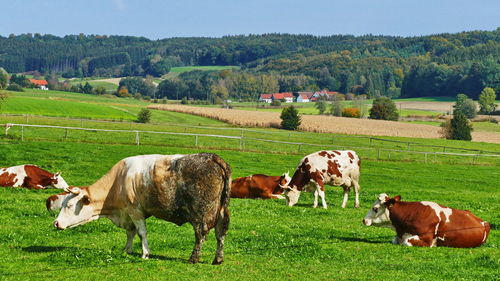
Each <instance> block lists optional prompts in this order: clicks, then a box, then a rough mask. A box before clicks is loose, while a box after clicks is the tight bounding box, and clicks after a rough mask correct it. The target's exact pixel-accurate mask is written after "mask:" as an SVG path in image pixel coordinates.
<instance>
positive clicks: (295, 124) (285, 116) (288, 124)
mask: <svg viewBox="0 0 500 281" xmlns="http://www.w3.org/2000/svg"><path fill="white" fill-rule="evenodd" d="M280 118H281V127H282V128H283V129H285V130H297V129H298V128H299V126H300V123H301V122H302V120H301V119H300V116H299V111H298V110H297V109H296V108H295V107H294V106H293V105H291V106H287V107H285V108H283V111H281V116H280Z"/></svg>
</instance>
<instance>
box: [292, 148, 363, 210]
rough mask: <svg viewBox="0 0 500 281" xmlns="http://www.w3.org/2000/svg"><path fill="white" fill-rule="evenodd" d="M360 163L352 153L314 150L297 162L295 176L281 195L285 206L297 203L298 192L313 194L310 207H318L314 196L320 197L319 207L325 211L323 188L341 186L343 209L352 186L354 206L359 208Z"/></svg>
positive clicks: (347, 151)
mask: <svg viewBox="0 0 500 281" xmlns="http://www.w3.org/2000/svg"><path fill="white" fill-rule="evenodd" d="M360 165H361V160H359V157H358V155H357V154H356V152H354V151H352V150H344V151H342V150H333V151H318V152H315V153H312V154H309V155H307V156H306V157H304V158H302V160H300V162H299V165H298V166H297V169H296V170H295V173H294V174H293V176H292V179H291V181H290V183H289V184H288V186H286V187H285V190H284V194H285V198H286V203H287V205H288V206H293V205H295V204H296V203H297V201H298V200H299V196H300V192H301V191H314V204H313V207H314V208H316V207H317V206H318V195H319V196H320V197H321V201H322V204H323V208H325V209H326V208H327V206H326V201H325V189H324V185H325V184H328V185H333V186H342V187H343V188H344V200H343V201H342V208H345V206H346V204H347V199H348V197H349V191H350V189H351V187H352V186H354V192H355V196H356V199H355V204H354V207H356V208H359V189H360V186H359V169H360Z"/></svg>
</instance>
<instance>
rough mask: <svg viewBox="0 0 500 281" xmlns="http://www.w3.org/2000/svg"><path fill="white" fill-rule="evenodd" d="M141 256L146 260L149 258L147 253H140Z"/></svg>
mask: <svg viewBox="0 0 500 281" xmlns="http://www.w3.org/2000/svg"><path fill="white" fill-rule="evenodd" d="M141 258H143V259H145V260H147V259H149V254H142V257H141Z"/></svg>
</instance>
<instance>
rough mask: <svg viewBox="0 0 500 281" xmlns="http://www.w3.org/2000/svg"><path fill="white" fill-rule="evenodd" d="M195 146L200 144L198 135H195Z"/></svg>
mask: <svg viewBox="0 0 500 281" xmlns="http://www.w3.org/2000/svg"><path fill="white" fill-rule="evenodd" d="M194 146H198V136H194Z"/></svg>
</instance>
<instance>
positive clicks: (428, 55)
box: [0, 28, 500, 100]
mask: <svg viewBox="0 0 500 281" xmlns="http://www.w3.org/2000/svg"><path fill="white" fill-rule="evenodd" d="M192 65H201V66H208V65H237V66H240V67H241V68H240V69H239V70H236V69H235V70H222V71H203V72H201V71H193V72H187V73H183V74H181V75H179V76H176V77H171V78H169V79H166V80H164V81H163V82H162V83H160V86H159V87H158V91H157V93H156V95H157V97H167V98H180V97H184V96H185V97H189V98H194V99H212V100H213V99H215V98H221V99H223V98H226V97H232V98H238V99H240V100H250V99H255V98H256V97H257V96H258V95H259V94H262V93H270V92H287V91H306V90H310V91H314V90H319V89H328V90H330V91H339V92H342V93H354V94H357V95H361V94H365V95H368V96H370V97H376V96H388V97H417V96H455V95H456V94H458V93H465V94H467V95H468V96H469V97H471V98H477V96H478V95H479V93H480V92H481V90H482V89H483V88H484V87H491V88H493V89H495V90H496V92H500V28H497V29H496V30H494V31H470V32H461V33H454V34H436V35H429V36H419V37H394V36H374V35H365V36H351V35H333V36H312V35H292V34H263V35H247V36H243V35H241V36H225V37H222V38H201V37H198V38H169V39H163V40H149V39H147V38H143V37H132V36H101V35H83V34H80V35H67V36H64V37H57V36H53V35H41V34H36V33H35V34H21V35H14V34H11V35H10V36H8V37H2V36H0V67H3V68H5V69H6V70H7V71H8V72H10V73H23V72H28V71H38V72H40V73H43V74H46V75H49V74H54V73H56V74H60V75H62V76H63V77H65V78H71V77H91V76H100V77H120V76H143V77H145V76H148V75H150V76H154V77H159V76H162V75H164V74H166V73H168V72H169V70H170V68H171V67H175V66H192Z"/></svg>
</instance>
